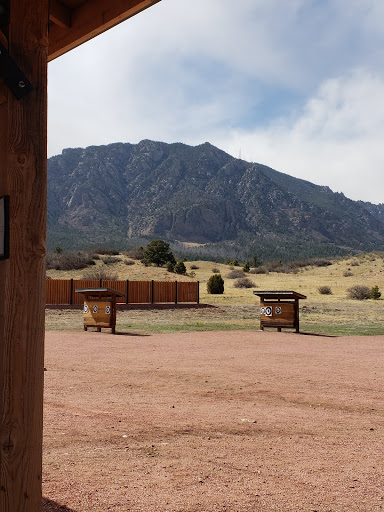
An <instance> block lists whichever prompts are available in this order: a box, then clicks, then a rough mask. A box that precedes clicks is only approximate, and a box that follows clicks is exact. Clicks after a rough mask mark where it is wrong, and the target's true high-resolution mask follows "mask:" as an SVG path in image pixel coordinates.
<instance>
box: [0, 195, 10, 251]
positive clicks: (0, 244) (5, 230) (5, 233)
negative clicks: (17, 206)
mask: <svg viewBox="0 0 384 512" xmlns="http://www.w3.org/2000/svg"><path fill="white" fill-rule="evenodd" d="M0 237H1V240H0V260H6V259H8V258H9V196H3V197H0Z"/></svg>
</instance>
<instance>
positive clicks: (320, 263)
mask: <svg viewBox="0 0 384 512" xmlns="http://www.w3.org/2000/svg"><path fill="white" fill-rule="evenodd" d="M310 265H313V266H314V267H329V266H330V265H332V261H330V260H326V259H324V258H314V259H312V260H310Z"/></svg>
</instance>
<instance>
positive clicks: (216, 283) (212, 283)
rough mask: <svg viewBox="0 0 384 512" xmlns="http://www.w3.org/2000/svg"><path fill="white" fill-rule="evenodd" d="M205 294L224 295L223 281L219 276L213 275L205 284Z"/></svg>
mask: <svg viewBox="0 0 384 512" xmlns="http://www.w3.org/2000/svg"><path fill="white" fill-rule="evenodd" d="M207 292H208V293H212V294H216V295H221V294H222V293H224V279H223V278H222V277H221V275H220V274H213V276H211V277H210V278H209V279H208V282H207Z"/></svg>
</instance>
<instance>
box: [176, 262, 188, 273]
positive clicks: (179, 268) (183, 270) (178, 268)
mask: <svg viewBox="0 0 384 512" xmlns="http://www.w3.org/2000/svg"><path fill="white" fill-rule="evenodd" d="M173 271H174V272H175V273H176V274H180V275H184V274H186V273H187V269H186V267H185V265H184V262H183V261H181V260H180V261H178V262H177V263H176V265H175V266H174V268H173Z"/></svg>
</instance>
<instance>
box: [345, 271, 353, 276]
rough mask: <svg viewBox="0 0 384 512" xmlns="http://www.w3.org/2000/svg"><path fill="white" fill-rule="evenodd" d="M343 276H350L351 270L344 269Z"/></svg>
mask: <svg viewBox="0 0 384 512" xmlns="http://www.w3.org/2000/svg"><path fill="white" fill-rule="evenodd" d="M343 276H344V277H351V276H353V272H351V271H350V270H346V271H345V272H344V274H343Z"/></svg>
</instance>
